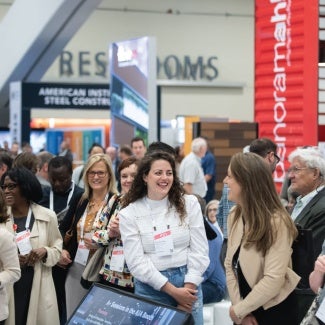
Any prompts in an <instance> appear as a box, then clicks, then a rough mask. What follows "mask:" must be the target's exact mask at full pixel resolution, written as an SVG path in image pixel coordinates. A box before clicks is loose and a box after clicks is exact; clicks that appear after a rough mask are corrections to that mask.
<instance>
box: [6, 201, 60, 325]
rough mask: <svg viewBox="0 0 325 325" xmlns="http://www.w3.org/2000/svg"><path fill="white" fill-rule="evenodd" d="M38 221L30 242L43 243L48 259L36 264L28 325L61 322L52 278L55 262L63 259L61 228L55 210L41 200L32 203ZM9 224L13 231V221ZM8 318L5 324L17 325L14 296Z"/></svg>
mask: <svg viewBox="0 0 325 325" xmlns="http://www.w3.org/2000/svg"><path fill="white" fill-rule="evenodd" d="M31 208H32V212H33V215H34V218H35V222H34V225H33V228H32V232H31V239H30V241H31V245H32V247H33V249H34V248H40V247H44V248H46V250H47V259H46V261H45V263H43V262H41V261H40V262H38V263H36V265H35V267H34V279H33V285H32V292H31V296H30V303H29V310H28V317H27V325H35V324H47V325H58V324H60V321H59V312H58V306H57V301H56V293H55V287H54V283H53V278H52V266H54V265H55V264H56V263H57V262H58V261H59V259H60V255H61V251H62V237H61V234H60V232H59V229H58V222H57V218H56V214H55V213H54V212H53V211H51V210H49V209H46V208H44V207H42V206H40V205H38V204H35V203H32V204H31ZM7 228H8V229H11V231H12V223H11V221H9V222H7ZM11 300H12V301H11V305H10V310H9V318H8V319H7V321H6V325H7V324H10V325H14V323H15V320H14V318H15V314H14V301H13V299H11Z"/></svg>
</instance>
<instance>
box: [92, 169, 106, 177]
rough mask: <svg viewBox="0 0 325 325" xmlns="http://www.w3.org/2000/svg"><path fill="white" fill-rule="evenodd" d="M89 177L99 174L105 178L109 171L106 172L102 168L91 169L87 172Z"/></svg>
mask: <svg viewBox="0 0 325 325" xmlns="http://www.w3.org/2000/svg"><path fill="white" fill-rule="evenodd" d="M87 175H88V177H90V178H94V177H95V176H96V175H97V176H98V178H104V177H105V176H106V175H107V172H104V171H102V170H99V171H94V170H92V171H90V172H88V173H87Z"/></svg>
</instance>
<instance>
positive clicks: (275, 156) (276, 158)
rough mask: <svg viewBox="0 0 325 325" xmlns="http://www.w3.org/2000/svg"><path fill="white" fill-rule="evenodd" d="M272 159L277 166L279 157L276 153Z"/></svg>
mask: <svg viewBox="0 0 325 325" xmlns="http://www.w3.org/2000/svg"><path fill="white" fill-rule="evenodd" d="M274 158H275V161H276V163H277V164H278V163H279V162H280V160H281V159H280V157H279V156H278V155H277V154H276V153H274Z"/></svg>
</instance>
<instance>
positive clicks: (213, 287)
mask: <svg viewBox="0 0 325 325" xmlns="http://www.w3.org/2000/svg"><path fill="white" fill-rule="evenodd" d="M201 286H202V292H203V304H211V303H213V302H219V301H221V300H222V299H223V298H224V297H225V293H226V290H225V289H224V288H222V287H221V286H219V285H217V284H215V283H212V282H210V281H205V282H203V283H202V284H201Z"/></svg>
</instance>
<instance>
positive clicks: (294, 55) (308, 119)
mask: <svg viewBox="0 0 325 325" xmlns="http://www.w3.org/2000/svg"><path fill="white" fill-rule="evenodd" d="M317 22H318V0H302V1H291V0H287V1H284V0H281V1H280V0H256V1H255V121H256V122H258V130H259V137H268V138H270V139H272V140H273V141H274V142H275V143H276V144H277V145H278V156H279V157H280V158H281V161H280V163H279V164H278V166H277V169H276V171H275V173H274V179H275V182H278V183H281V182H282V181H283V179H284V177H285V170H286V168H287V167H288V161H287V157H288V155H289V154H290V152H291V151H292V150H293V149H295V148H296V147H297V146H303V145H317V142H318V134H317V130H318V42H319V41H318V23H317Z"/></svg>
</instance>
